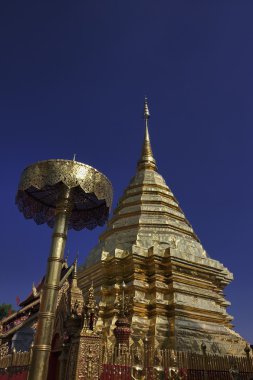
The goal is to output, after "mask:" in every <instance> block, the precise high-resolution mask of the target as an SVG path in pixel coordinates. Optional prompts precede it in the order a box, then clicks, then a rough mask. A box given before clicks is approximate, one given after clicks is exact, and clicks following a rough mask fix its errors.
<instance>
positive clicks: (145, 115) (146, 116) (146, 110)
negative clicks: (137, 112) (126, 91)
mask: <svg viewBox="0 0 253 380" xmlns="http://www.w3.org/2000/svg"><path fill="white" fill-rule="evenodd" d="M143 115H144V119H146V120H147V119H149V118H150V113H149V108H148V98H147V97H146V96H145V99H144V114H143Z"/></svg>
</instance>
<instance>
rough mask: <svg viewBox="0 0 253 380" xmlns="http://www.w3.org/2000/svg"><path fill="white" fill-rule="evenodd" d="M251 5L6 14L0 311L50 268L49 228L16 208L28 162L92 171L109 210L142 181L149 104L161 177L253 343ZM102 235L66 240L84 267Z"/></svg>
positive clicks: (30, 2) (54, 6) (97, 7)
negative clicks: (106, 190)
mask: <svg viewBox="0 0 253 380" xmlns="http://www.w3.org/2000/svg"><path fill="white" fill-rule="evenodd" d="M252 14H253V2H252V1H251V0H249V1H233V0H226V1H224V0H217V1H215V0H209V1H203V0H199V1H189V0H185V1H180V0H177V1H171V0H163V1H162V0H145V1H144V0H138V1H136V0H133V1H131V0H130V1H129V0H128V1H120V0H114V1H110V0H107V1H102V0H100V1H96V0H74V1H70V0H69V1H66V0H61V1H52V0H50V1H46V0H40V1H38V0H23V1H21V0H17V1H15V0H8V1H2V2H1V5H0V53H1V54H0V126H1V150H0V154H1V166H2V170H1V216H2V223H1V240H0V241H1V276H0V302H10V303H13V304H15V298H16V296H17V295H19V296H20V298H22V297H25V296H26V295H27V294H28V293H29V292H30V290H31V286H32V282H33V281H34V282H35V283H36V282H37V281H38V280H39V279H40V277H41V276H42V274H43V273H44V271H45V268H46V259H47V255H48V252H49V246H50V234H51V230H50V229H49V228H48V227H47V226H40V227H38V226H36V225H35V224H34V222H33V221H27V220H25V219H24V218H23V216H22V214H20V213H19V211H18V210H17V208H16V206H15V204H14V199H15V193H16V189H17V185H18V181H19V177H20V174H21V172H22V170H23V169H24V167H26V166H27V165H28V164H30V163H33V162H36V161H39V160H44V159H48V158H65V159H72V157H73V153H77V159H78V160H79V161H82V162H85V163H88V164H90V165H94V166H95V167H96V168H97V169H99V170H101V171H102V172H104V173H105V174H106V175H107V176H108V177H109V178H110V180H111V181H112V183H113V186H114V205H115V204H116V202H117V200H118V198H119V196H120V195H121V194H122V191H123V189H124V188H125V187H126V185H127V184H128V182H129V180H130V178H131V177H132V176H133V175H134V173H135V167H136V162H137V160H138V158H139V155H140V150H141V144H142V138H143V120H142V118H141V116H142V108H143V98H144V95H147V96H148V97H149V104H150V111H151V114H152V118H151V119H150V135H151V139H152V146H153V151H154V155H155V157H156V160H157V163H158V167H159V172H160V173H161V174H162V175H163V176H164V177H165V179H166V181H167V184H168V185H169V186H170V187H171V188H172V190H173V192H174V193H175V195H176V197H177V199H178V200H179V201H180V204H181V207H182V208H183V210H184V212H185V214H186V216H187V217H188V219H189V220H190V222H191V223H192V225H193V227H194V229H195V231H196V233H197V234H198V236H199V237H200V239H201V241H202V243H203V245H204V247H205V249H206V250H207V251H208V253H209V255H210V256H211V257H212V258H214V259H217V260H219V261H221V262H222V263H223V264H224V265H225V266H227V267H228V268H229V269H230V270H231V271H232V272H233V273H234V276H235V280H234V281H233V283H232V284H231V285H230V286H229V287H228V288H227V289H226V290H225V293H226V295H227V297H228V299H229V300H230V301H231V302H232V307H231V308H230V309H229V311H230V313H231V314H232V315H234V316H235V321H234V322H235V325H236V329H237V331H238V332H240V333H241V334H242V335H243V336H244V337H245V338H247V339H248V340H249V341H250V342H251V343H253V332H252V314H253V305H252V272H253V271H252V267H253V257H252V237H253V233H252V211H253V200H252V199H253V198H252V194H253V179H252V158H253V157H252V156H253V153H252V139H253V129H252V126H253V107H252V105H253V90H252V89H253V69H252V68H253V44H252V41H253V23H252ZM101 231H102V229H101V228H98V229H97V230H95V231H94V232H89V231H82V232H79V233H77V232H70V233H69V239H68V242H67V247H68V248H69V250H70V259H71V260H72V259H73V258H74V256H75V253H76V251H77V250H78V249H79V251H80V259H79V261H80V263H81V262H83V261H84V259H85V257H86V255H87V253H88V251H89V250H90V249H91V247H93V246H94V245H95V243H96V241H97V237H98V235H99V234H100V233H101Z"/></svg>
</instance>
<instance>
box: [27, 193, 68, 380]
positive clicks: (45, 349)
mask: <svg viewBox="0 0 253 380" xmlns="http://www.w3.org/2000/svg"><path fill="white" fill-rule="evenodd" d="M69 212H70V189H69V188H67V187H66V186H65V189H64V190H63V192H62V196H61V198H60V200H59V202H58V204H57V206H56V217H55V224H54V232H53V235H52V242H51V249H50V254H49V258H48V267H47V274H46V279H45V283H44V286H43V292H42V298H41V305H40V312H39V318H38V327H37V332H36V336H35V343H34V347H33V355H32V362H31V369H30V371H29V378H28V379H29V380H46V379H47V372H48V363H49V356H50V351H51V343H52V335H53V329H54V319H55V311H56V303H57V295H58V290H59V282H60V275H61V268H62V260H63V255H64V248H65V243H66V239H67V225H68V215H69Z"/></svg>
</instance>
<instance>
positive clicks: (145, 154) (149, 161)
mask: <svg viewBox="0 0 253 380" xmlns="http://www.w3.org/2000/svg"><path fill="white" fill-rule="evenodd" d="M143 115H144V120H145V137H144V143H143V147H142V153H141V159H140V160H139V162H138V170H142V169H151V170H155V171H156V170H157V167H156V161H155V159H154V156H153V152H152V148H151V144H150V138H149V131H148V119H149V118H150V113H149V109H148V99H147V98H146V97H145V100H144V114H143Z"/></svg>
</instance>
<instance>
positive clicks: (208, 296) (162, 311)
mask: <svg viewBox="0 0 253 380" xmlns="http://www.w3.org/2000/svg"><path fill="white" fill-rule="evenodd" d="M91 279H92V280H93V284H94V288H95V289H96V295H97V298H98V299H100V304H99V306H100V315H99V320H98V325H99V326H100V328H101V330H102V331H103V336H106V337H107V340H108V344H110V342H111V343H113V342H114V334H113V330H114V328H115V321H116V320H117V311H118V310H117V301H118V298H119V296H120V294H121V284H122V281H124V282H125V283H126V285H127V286H126V300H127V301H126V302H127V303H129V305H128V313H129V317H130V321H131V328H132V331H133V333H132V335H131V338H132V339H133V340H134V341H135V342H138V341H139V340H140V339H141V338H142V339H143V338H144V337H145V336H148V337H149V341H150V343H151V344H152V346H155V347H160V348H173V349H176V350H180V351H194V352H201V350H202V349H201V346H202V344H203V343H204V344H205V345H206V349H207V352H209V353H215V354H220V355H226V354H233V355H242V353H243V352H244V351H243V350H244V348H245V345H246V342H245V340H244V339H242V338H241V337H240V335H239V334H237V333H235V332H234V330H233V329H232V327H233V326H232V324H231V320H232V317H231V316H230V315H229V314H228V313H227V312H226V307H227V306H228V305H229V302H228V301H226V300H225V298H224V295H223V288H224V286H225V285H227V284H228V283H229V282H230V280H231V279H232V274H231V273H230V272H229V271H228V270H227V269H226V268H225V267H224V266H223V265H222V264H220V263H219V262H218V261H216V260H212V259H210V258H204V257H200V256H198V255H196V254H193V253H189V252H188V253H186V252H182V251H181V250H180V249H179V248H167V249H165V250H163V249H162V248H161V247H159V246H157V247H150V248H149V249H145V248H141V247H138V246H135V247H133V251H132V252H124V251H120V250H116V251H115V252H114V255H110V254H109V253H107V254H104V257H103V258H102V260H101V262H99V263H97V264H95V265H93V266H91V267H88V268H86V269H83V270H81V271H80V272H79V277H78V281H79V286H80V287H81V288H82V289H83V291H85V292H86V291H87V289H88V288H89V286H90V282H91Z"/></svg>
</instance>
